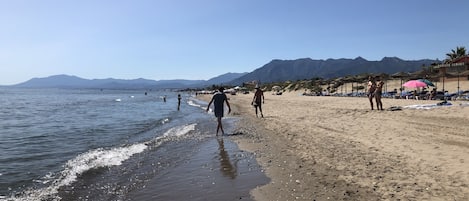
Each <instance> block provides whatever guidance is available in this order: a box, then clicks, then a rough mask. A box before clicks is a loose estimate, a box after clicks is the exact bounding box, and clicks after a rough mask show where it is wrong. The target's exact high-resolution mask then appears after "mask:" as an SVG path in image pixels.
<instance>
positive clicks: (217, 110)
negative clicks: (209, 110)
mask: <svg viewBox="0 0 469 201" xmlns="http://www.w3.org/2000/svg"><path fill="white" fill-rule="evenodd" d="M213 113H214V114H215V116H216V117H223V113H224V111H223V107H222V108H215V111H214V112H213Z"/></svg>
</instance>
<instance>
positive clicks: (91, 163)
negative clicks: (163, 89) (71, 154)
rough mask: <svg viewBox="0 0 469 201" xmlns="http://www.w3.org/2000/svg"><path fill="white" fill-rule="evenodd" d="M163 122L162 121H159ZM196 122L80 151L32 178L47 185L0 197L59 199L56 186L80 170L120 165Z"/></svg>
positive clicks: (67, 182) (73, 178)
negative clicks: (134, 141) (138, 140)
mask: <svg viewBox="0 0 469 201" xmlns="http://www.w3.org/2000/svg"><path fill="white" fill-rule="evenodd" d="M163 121H165V120H163ZM196 125H197V124H196V123H193V124H187V125H181V126H176V127H172V128H170V129H169V130H167V131H166V132H165V133H164V134H163V135H161V136H158V137H156V138H155V139H153V140H151V141H148V142H143V143H137V144H132V145H126V146H122V147H115V148H110V149H105V148H98V149H94V150H90V151H88V152H85V153H82V154H80V155H78V156H77V157H75V158H73V159H71V160H69V161H68V162H67V163H66V164H65V165H64V169H63V170H62V171H61V172H60V173H58V174H57V175H58V176H54V175H53V174H52V173H51V174H48V175H46V176H44V177H43V178H42V179H41V180H35V182H37V183H40V184H45V185H46V184H47V185H48V186H47V187H44V188H39V189H30V190H27V191H25V192H22V193H21V195H20V196H17V197H10V198H8V197H6V196H0V200H5V201H31V200H54V201H56V200H61V198H60V197H58V196H57V193H58V192H59V189H60V188H61V187H63V186H68V185H71V184H72V183H74V182H75V181H77V178H78V177H79V176H80V175H82V174H83V173H85V172H87V171H89V170H92V169H97V168H103V167H111V166H119V165H122V163H123V162H124V161H126V160H127V159H129V158H130V157H132V156H133V155H135V154H138V153H141V152H143V151H145V150H146V149H147V148H148V147H149V146H153V147H154V146H159V145H161V144H163V143H164V142H167V141H171V140H174V138H180V137H184V136H185V135H187V134H189V133H190V132H191V131H194V130H195V127H196Z"/></svg>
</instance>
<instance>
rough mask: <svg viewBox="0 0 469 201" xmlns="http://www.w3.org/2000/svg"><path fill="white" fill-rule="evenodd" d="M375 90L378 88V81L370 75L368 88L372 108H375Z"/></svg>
mask: <svg viewBox="0 0 469 201" xmlns="http://www.w3.org/2000/svg"><path fill="white" fill-rule="evenodd" d="M375 90H376V83H375V81H374V80H373V78H371V76H369V77H368V88H367V96H368V100H370V105H371V110H373V109H374V108H373V97H374V95H375Z"/></svg>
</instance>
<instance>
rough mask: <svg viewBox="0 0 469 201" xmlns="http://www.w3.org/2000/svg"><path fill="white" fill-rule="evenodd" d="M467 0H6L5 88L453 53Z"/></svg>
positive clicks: (460, 41)
mask: <svg viewBox="0 0 469 201" xmlns="http://www.w3.org/2000/svg"><path fill="white" fill-rule="evenodd" d="M467 8H469V1H466V0H432V1H428V0H392V1H391V0H389V1H385V0H382V1H379V0H322V1H320V0H275V1H272V0H230V1H228V0H148V1H146V0H132V1H129V0H125V1H124V0H80V1H71V0H41V1H36V0H0V85H9V84H16V83H20V82H23V81H26V80H28V79H30V78H33V77H46V76H50V75H56V74H68V75H76V76H79V77H82V78H87V79H93V78H110V77H112V78H119V79H136V78H146V79H154V80H162V79H210V78H212V77H215V76H218V75H220V74H224V73H227V72H251V71H253V70H255V69H257V68H259V67H261V66H263V65H264V64H266V63H268V62H270V61H271V60H273V59H298V58H307V57H308V58H312V59H328V58H334V59H338V58H356V57H358V56H361V57H363V58H365V59H367V60H381V59H382V58H383V57H385V56H397V57H400V58H402V59H409V60H414V59H425V58H429V59H436V58H438V59H440V60H441V59H444V58H445V54H446V53H448V52H450V51H451V49H455V48H456V46H465V47H466V48H469V37H468V36H469V26H468V20H469V13H468V12H467Z"/></svg>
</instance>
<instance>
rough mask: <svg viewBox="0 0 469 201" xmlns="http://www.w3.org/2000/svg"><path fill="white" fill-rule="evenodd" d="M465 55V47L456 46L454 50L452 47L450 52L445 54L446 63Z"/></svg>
mask: <svg viewBox="0 0 469 201" xmlns="http://www.w3.org/2000/svg"><path fill="white" fill-rule="evenodd" d="M464 56H466V48H465V47H462V46H461V47H456V50H454V49H452V50H451V52H450V53H447V54H446V63H451V62H452V61H453V60H455V59H458V58H461V57H464Z"/></svg>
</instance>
